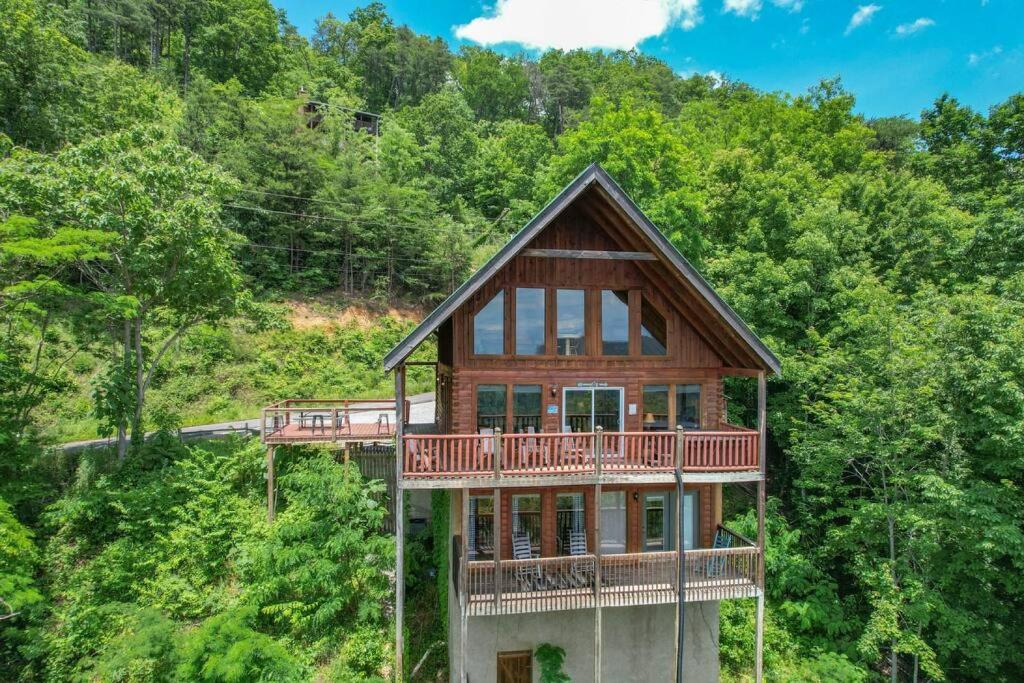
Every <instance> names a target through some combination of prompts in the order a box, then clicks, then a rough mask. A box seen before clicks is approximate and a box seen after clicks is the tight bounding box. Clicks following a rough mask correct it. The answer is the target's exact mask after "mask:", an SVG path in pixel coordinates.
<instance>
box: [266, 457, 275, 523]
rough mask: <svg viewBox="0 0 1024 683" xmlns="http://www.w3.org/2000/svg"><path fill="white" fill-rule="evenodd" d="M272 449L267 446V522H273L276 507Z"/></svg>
mask: <svg viewBox="0 0 1024 683" xmlns="http://www.w3.org/2000/svg"><path fill="white" fill-rule="evenodd" d="M274 450H275V449H274V447H273V446H267V521H268V522H273V521H274V517H275V516H276V515H277V505H276V502H277V501H275V500H274V498H275V496H274V488H275V487H274Z"/></svg>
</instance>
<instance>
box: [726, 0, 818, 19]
mask: <svg viewBox="0 0 1024 683" xmlns="http://www.w3.org/2000/svg"><path fill="white" fill-rule="evenodd" d="M771 3H772V4H773V5H775V6H776V7H782V8H783V9H788V10H789V11H790V12H799V11H800V10H801V9H803V7H804V0H771ZM762 7H764V0H723V2H722V11H723V12H726V13H728V12H732V13H733V14H735V15H736V16H739V17H750V18H751V19H757V15H758V14H760V12H761V8H762Z"/></svg>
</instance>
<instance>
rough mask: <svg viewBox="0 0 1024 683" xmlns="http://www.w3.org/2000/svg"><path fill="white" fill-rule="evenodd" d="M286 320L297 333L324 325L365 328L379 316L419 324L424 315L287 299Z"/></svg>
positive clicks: (402, 308) (412, 309)
mask: <svg viewBox="0 0 1024 683" xmlns="http://www.w3.org/2000/svg"><path fill="white" fill-rule="evenodd" d="M283 303H284V304H285V305H286V306H288V319H289V321H290V322H291V324H292V325H293V326H294V327H295V328H296V329H299V330H308V329H312V328H317V327H327V326H328V325H341V326H349V325H357V326H358V327H361V328H369V327H372V326H373V325H374V323H375V322H376V321H377V320H378V319H380V318H381V317H383V316H391V317H392V318H396V319H398V320H409V321H412V322H419V321H420V320H423V317H424V316H425V315H426V312H425V311H423V310H422V309H419V308H416V307H413V306H378V305H371V304H367V303H361V302H353V301H348V302H343V301H337V300H332V299H327V298H325V299H318V300H299V299H288V300H286V301H284V302H283Z"/></svg>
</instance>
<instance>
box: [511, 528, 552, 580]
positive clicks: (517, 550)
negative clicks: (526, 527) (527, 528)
mask: <svg viewBox="0 0 1024 683" xmlns="http://www.w3.org/2000/svg"><path fill="white" fill-rule="evenodd" d="M512 557H513V558H515V559H517V560H533V559H536V558H535V557H534V556H533V550H532V548H531V545H530V535H529V534H527V533H525V532H524V533H521V534H513V535H512ZM516 583H518V584H519V587H520V588H521V589H522V590H524V591H537V590H543V589H544V588H545V587H546V581H545V580H544V573H543V572H542V571H541V568H540V563H539V562H534V563H531V564H520V565H518V566H517V567H516Z"/></svg>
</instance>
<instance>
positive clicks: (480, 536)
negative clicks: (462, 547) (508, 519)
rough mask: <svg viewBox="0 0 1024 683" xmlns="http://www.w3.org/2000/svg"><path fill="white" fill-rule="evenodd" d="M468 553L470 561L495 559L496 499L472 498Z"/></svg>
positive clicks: (467, 537)
mask: <svg viewBox="0 0 1024 683" xmlns="http://www.w3.org/2000/svg"><path fill="white" fill-rule="evenodd" d="M466 539H467V540H468V544H467V552H468V557H469V560H470V561H473V560H493V559H494V498H493V497H492V496H470V498H469V532H468V533H467V534H466Z"/></svg>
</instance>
